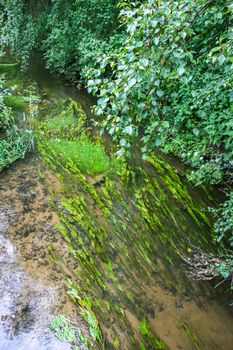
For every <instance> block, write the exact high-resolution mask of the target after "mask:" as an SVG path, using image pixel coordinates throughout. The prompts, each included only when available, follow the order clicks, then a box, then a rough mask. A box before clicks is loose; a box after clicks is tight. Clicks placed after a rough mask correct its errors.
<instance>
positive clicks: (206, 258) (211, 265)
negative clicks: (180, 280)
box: [180, 246, 233, 288]
mask: <svg viewBox="0 0 233 350" xmlns="http://www.w3.org/2000/svg"><path fill="white" fill-rule="evenodd" d="M180 257H181V258H182V260H183V261H184V262H185V264H186V266H187V271H186V275H187V276H188V277H190V278H192V279H193V280H212V279H214V278H215V277H222V278H223V279H222V280H221V282H220V283H218V284H217V285H216V286H215V288H217V287H218V286H219V285H221V284H222V283H223V282H225V281H227V280H230V281H231V286H233V265H232V256H225V257H221V256H216V255H214V254H211V253H205V252H203V251H202V250H201V249H200V248H198V247H195V246H192V252H191V253H190V255H189V256H187V257H185V256H184V255H182V254H180ZM230 259H231V260H230ZM221 266H222V267H225V268H229V271H228V274H227V275H226V277H225V276H223V274H221V272H220V270H221V269H220V267H221Z"/></svg>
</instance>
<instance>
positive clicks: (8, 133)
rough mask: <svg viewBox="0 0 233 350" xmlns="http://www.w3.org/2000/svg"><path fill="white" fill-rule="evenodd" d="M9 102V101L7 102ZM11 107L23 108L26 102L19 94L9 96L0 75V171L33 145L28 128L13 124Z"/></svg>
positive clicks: (22, 155) (23, 154)
mask: <svg viewBox="0 0 233 350" xmlns="http://www.w3.org/2000/svg"><path fill="white" fill-rule="evenodd" d="M9 102H10V103H9ZM9 105H10V106H11V107H12V108H16V107H17V110H18V111H19V110H22V109H25V107H26V106H27V103H26V102H25V101H24V100H23V99H22V98H21V97H19V96H11V95H10V92H9V90H8V89H6V88H5V80H4V79H3V77H2V76H1V75H0V131H1V133H2V138H1V139H0V171H1V170H2V169H3V168H5V167H7V166H9V165H10V164H11V163H13V162H14V161H15V160H17V159H20V158H24V156H25V154H26V152H27V151H28V150H29V149H31V147H32V145H33V135H32V131H30V130H21V129H19V128H18V127H17V125H16V124H15V120H14V118H13V114H12V109H11V108H10V107H9Z"/></svg>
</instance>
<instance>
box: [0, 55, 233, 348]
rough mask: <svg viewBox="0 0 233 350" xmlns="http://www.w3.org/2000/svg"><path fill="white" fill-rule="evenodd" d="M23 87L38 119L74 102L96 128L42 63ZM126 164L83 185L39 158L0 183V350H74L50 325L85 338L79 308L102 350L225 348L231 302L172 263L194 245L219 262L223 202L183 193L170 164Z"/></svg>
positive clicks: (232, 338)
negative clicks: (29, 90)
mask: <svg viewBox="0 0 233 350" xmlns="http://www.w3.org/2000/svg"><path fill="white" fill-rule="evenodd" d="M24 81H26V82H28V84H29V83H31V82H36V84H37V86H38V90H39V92H40V96H41V99H42V102H41V106H39V109H40V108H41V110H42V111H43V113H44V114H46V115H48V114H49V111H50V109H51V106H52V105H53V104H55V103H56V102H57V101H62V100H67V99H72V100H74V101H77V102H78V103H79V104H80V105H81V106H82V108H83V110H84V111H85V113H86V114H87V115H88V117H89V118H93V116H92V114H91V111H90V106H91V105H92V104H93V100H92V99H91V98H90V97H89V96H88V94H87V93H86V92H85V90H80V91H78V90H76V89H75V88H74V87H72V86H69V85H67V84H66V83H65V82H64V81H62V80H61V79H59V78H57V77H55V76H54V75H52V74H50V73H49V72H48V71H47V70H45V68H44V67H43V64H42V63H41V61H40V59H39V58H37V57H34V59H33V63H31V65H30V69H29V71H28V73H27V75H26V77H24ZM45 110H46V113H45V112H44V111H45ZM92 134H95V131H94V132H93V131H92ZM104 142H105V146H106V148H107V152H108V154H109V155H110V154H111V145H110V141H109V140H108V139H107V138H106V139H105V140H104ZM134 153H135V154H134V157H133V158H132V159H131V161H130V166H131V168H130V169H131V170H130V171H129V170H127V168H125V171H123V170H124V168H123V167H122V169H121V171H119V173H120V174H121V175H116V174H112V175H109V176H104V177H100V178H98V177H90V176H89V177H88V176H84V175H83V174H81V173H80V171H79V170H78V169H77V168H76V167H75V166H74V164H71V163H70V164H68V163H67V164H68V165H67V164H66V165H65V164H64V163H63V161H64V160H62V157H61V158H59V155H57V156H55V155H54V156H53V154H52V153H51V154H50V153H49V149H48V150H47V149H46V148H42V151H40V153H39V152H38V151H37V150H36V149H35V150H34V152H33V153H32V154H29V155H28V156H27V157H26V158H25V159H24V160H20V161H17V162H15V163H14V164H13V165H12V166H10V167H9V168H8V169H5V170H4V171H2V172H1V173H0V198H1V199H0V350H21V349H22V350H24V349H27V350H50V349H51V350H55V349H56V350H60V349H62V350H63V349H64V350H66V349H74V347H73V345H72V344H70V343H69V342H61V341H59V340H58V339H57V338H56V337H55V336H54V334H53V332H52V331H51V329H50V323H51V320H52V319H53V317H54V316H56V315H66V316H67V317H69V318H70V319H71V320H72V321H73V324H75V325H76V328H77V332H80V334H85V335H86V338H87V339H89V338H90V337H91V335H90V330H89V328H90V327H89V326H90V324H89V325H88V322H86V321H87V319H86V318H85V317H81V315H83V310H84V309H85V308H86V307H87V311H88V312H89V315H92V313H93V315H95V316H96V319H97V320H98V322H99V326H100V328H101V331H102V336H101V340H100V343H102V349H106V350H111V349H121V350H128V349H132V350H133V349H134V350H139V349H140V350H143V349H170V350H176V349H177V350H178V349H183V350H192V349H200V350H231V349H232V344H233V332H232V325H233V322H232V310H231V308H230V306H229V304H230V292H226V290H224V288H221V287H219V288H217V289H215V285H216V284H217V283H218V282H219V281H218V280H217V281H211V282H209V281H193V280H191V279H189V278H188V277H187V276H186V273H185V272H186V266H185V264H184V263H183V261H182V259H181V258H180V254H182V255H184V256H187V255H188V254H189V252H190V251H192V249H194V248H193V245H194V244H195V245H198V246H200V247H202V249H203V250H204V251H207V252H216V248H215V246H214V245H213V244H212V243H211V239H210V236H211V234H212V233H211V232H212V226H213V218H212V217H211V215H210V214H209V213H208V212H207V210H206V209H207V207H209V206H210V207H211V206H214V205H216V204H217V203H219V201H220V199H221V194H220V193H218V192H217V191H216V190H215V191H213V190H212V189H209V188H204V187H202V188H195V187H194V186H192V185H191V184H190V183H188V181H187V180H186V178H185V176H184V172H185V167H184V166H183V165H182V164H180V162H179V161H178V160H177V159H173V158H172V157H168V156H164V155H161V154H159V153H158V154H157V155H155V156H154V157H153V158H152V159H151V160H150V161H148V162H146V161H142V160H141V158H140V155H139V154H138V151H137V150H135V152H134ZM48 154H49V156H48ZM67 279H69V281H70V282H69V286H68V285H67ZM70 289H71V290H73V291H74V290H75V293H76V294H75V297H74V296H73V298H70V297H69V296H68V294H67V291H68V290H70ZM69 294H70V295H71V294H72V293H69ZM73 294H74V292H73ZM80 300H81V301H80ZM80 310H81V312H80ZM85 310H86V309H85ZM85 315H87V313H86V314H85ZM97 340H98V339H97ZM95 344H96V349H97V348H98V346H99V345H97V343H95ZM77 345H78V348H79V349H86V347H85V346H84V345H82V343H81V341H80V342H79V343H78V344H77ZM99 348H101V347H99Z"/></svg>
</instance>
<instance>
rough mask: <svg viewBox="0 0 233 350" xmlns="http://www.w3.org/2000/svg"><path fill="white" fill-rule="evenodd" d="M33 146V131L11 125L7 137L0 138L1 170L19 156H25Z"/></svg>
mask: <svg viewBox="0 0 233 350" xmlns="http://www.w3.org/2000/svg"><path fill="white" fill-rule="evenodd" d="M31 147H32V132H31V131H29V130H25V131H23V130H20V129H19V128H18V127H17V126H16V125H14V124H13V125H10V128H9V129H8V130H7V134H6V138H5V139H2V140H0V171H1V170H2V169H3V168H5V167H6V166H9V165H10V164H11V163H13V162H14V161H16V160H17V159H19V158H24V157H25V154H26V152H27V151H28V150H29V149H30V148H31Z"/></svg>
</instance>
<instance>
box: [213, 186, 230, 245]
mask: <svg viewBox="0 0 233 350" xmlns="http://www.w3.org/2000/svg"><path fill="white" fill-rule="evenodd" d="M215 213H216V214H218V215H219V218H218V220H217V222H216V223H215V225H214V226H215V229H216V231H217V233H218V234H219V237H218V241H221V240H222V239H223V238H224V237H225V238H228V239H229V241H230V245H231V246H232V247H233V192H231V193H230V194H229V199H228V200H227V201H226V202H225V203H223V204H222V206H221V207H220V208H219V209H217V210H215Z"/></svg>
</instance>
